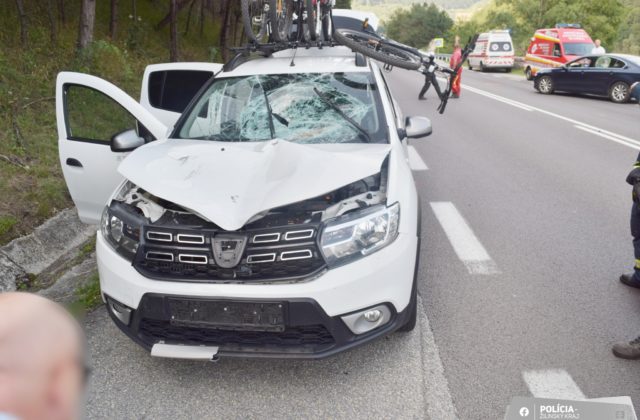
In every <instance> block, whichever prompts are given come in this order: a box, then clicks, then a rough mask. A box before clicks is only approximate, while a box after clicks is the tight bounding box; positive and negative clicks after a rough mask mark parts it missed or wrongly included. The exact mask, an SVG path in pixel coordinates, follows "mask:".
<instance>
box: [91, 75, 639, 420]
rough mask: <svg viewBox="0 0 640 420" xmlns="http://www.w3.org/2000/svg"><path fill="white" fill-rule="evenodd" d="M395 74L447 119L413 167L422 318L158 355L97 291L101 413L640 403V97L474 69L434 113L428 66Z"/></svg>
mask: <svg viewBox="0 0 640 420" xmlns="http://www.w3.org/2000/svg"><path fill="white" fill-rule="evenodd" d="M388 79H389V82H390V86H391V89H392V92H393V94H394V96H395V98H396V99H397V101H398V102H399V103H400V106H401V108H402V109H403V112H404V113H405V115H426V116H429V117H431V118H432V121H433V125H434V134H433V135H432V136H431V137H430V138H427V139H421V140H415V141H412V143H411V144H412V146H413V147H415V149H416V150H417V152H418V154H419V155H420V156H421V158H422V159H423V160H424V162H425V163H426V164H427V165H428V168H429V169H428V170H426V171H419V172H415V173H414V176H415V178H416V182H417V185H418V189H419V192H420V195H421V200H422V211H423V215H422V216H423V238H422V239H423V249H422V257H421V267H420V280H419V293H420V298H421V305H420V318H419V322H418V327H417V328H416V330H415V331H414V332H412V333H409V334H400V333H399V334H394V335H392V336H390V337H387V338H386V339H383V340H380V341H377V342H375V343H372V344H370V345H367V346H364V347H360V348H358V349H355V350H353V351H350V352H347V353H344V354H342V355H338V356H336V357H334V358H331V359H328V360H322V361H313V362H309V361H300V362H298V361H296V362H291V361H272V360H267V361H264V360H229V359H226V360H222V361H220V362H219V363H217V364H204V363H193V362H184V361H173V360H159V359H154V358H151V357H150V356H149V355H148V354H147V353H145V352H144V351H143V350H141V349H140V348H139V347H138V346H137V345H136V344H134V343H132V342H131V341H130V340H129V339H127V338H126V337H124V336H123V334H121V333H120V332H119V331H118V330H117V329H116V327H115V326H113V325H112V322H111V321H110V320H109V319H108V317H107V316H106V314H105V312H104V310H103V309H100V310H98V311H96V312H94V313H92V314H90V316H89V318H88V320H87V331H88V334H89V347H90V351H91V356H92V365H93V367H94V369H93V375H92V379H91V382H90V387H89V395H88V398H87V417H90V418H154V419H155V418H239V417H242V418H309V417H325V418H326V417H331V418H372V417H376V418H378V417H383V418H431V419H434V420H436V419H438V420H439V419H447V418H456V417H457V418H460V419H501V418H502V416H503V415H504V412H505V408H506V406H507V405H508V403H509V401H510V399H511V398H512V397H514V396H531V395H535V396H545V395H547V394H549V393H551V392H561V393H564V395H567V396H574V397H583V396H584V397H587V398H596V397H609V396H619V395H629V396H631V397H633V398H634V403H635V405H636V407H640V362H631V361H624V360H618V359H616V358H615V357H613V355H612V354H611V351H610V346H611V344H612V343H613V342H615V341H617V340H620V339H625V338H626V339H629V338H632V337H635V336H637V335H638V334H640V291H637V290H630V289H628V288H626V287H624V286H622V285H621V284H619V283H618V281H617V278H618V276H619V274H620V273H621V272H623V271H625V270H628V269H629V268H630V267H631V266H632V264H633V254H632V248H631V242H630V235H629V228H628V216H629V210H630V191H629V188H628V187H627V185H626V184H625V183H624V178H625V176H626V174H627V172H628V171H629V168H630V166H631V165H632V163H633V162H634V160H635V158H636V155H637V153H638V151H637V150H638V149H640V144H638V145H635V144H634V143H630V142H629V139H633V138H637V139H639V140H640V138H638V133H639V130H638V128H639V125H638V124H639V122H640V121H639V119H640V118H639V117H640V109H638V107H637V106H635V105H615V104H612V103H609V102H607V101H604V100H600V99H593V98H580V97H574V96H568V95H562V96H560V95H555V96H550V97H547V96H543V95H540V94H537V93H535V92H534V91H533V89H532V88H531V85H530V84H529V83H527V82H525V81H523V80H522V79H520V78H519V77H515V76H507V75H502V74H480V73H475V72H469V71H465V73H464V75H463V84H464V85H465V86H464V90H463V96H462V98H461V99H459V100H452V101H451V102H450V104H449V107H448V109H447V112H446V114H445V115H437V114H436V112H435V108H436V106H437V100H436V99H435V97H434V96H433V92H430V95H431V96H429V99H428V100H427V101H418V100H417V92H418V90H419V88H420V86H421V80H420V76H419V75H418V74H414V73H410V72H406V71H402V70H394V71H393V72H392V73H391V74H390V75H389V76H388ZM634 147H636V148H634ZM461 224H463V225H464V227H465V228H464V229H459V227H460V225H461ZM481 251H482V252H481ZM478 255H479V256H480V257H478ZM474 256H475V257H478V258H476V260H473V258H474Z"/></svg>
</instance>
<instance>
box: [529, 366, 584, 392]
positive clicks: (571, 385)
mask: <svg viewBox="0 0 640 420" xmlns="http://www.w3.org/2000/svg"><path fill="white" fill-rule="evenodd" d="M522 378H523V379H524V381H525V383H526V384H527V386H528V387H529V391H530V392H531V395H533V396H534V397H536V398H555V399H566V400H584V399H586V397H585V396H584V394H583V393H582V391H581V390H580V387H579V386H578V385H577V384H576V383H575V382H574V380H573V378H572V377H571V375H569V373H567V371H566V370H564V369H549V370H528V371H525V372H522Z"/></svg>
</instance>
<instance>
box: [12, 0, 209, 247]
mask: <svg viewBox="0 0 640 420" xmlns="http://www.w3.org/2000/svg"><path fill="white" fill-rule="evenodd" d="M45 3H46V2H34V1H28V2H25V5H26V8H27V13H28V15H29V25H28V30H29V38H28V46H27V47H26V48H25V47H22V46H20V40H19V30H18V24H17V21H18V18H17V13H16V10H15V9H16V7H15V3H14V2H0V46H1V47H0V196H1V197H3V199H2V200H0V245H2V244H5V243H7V242H9V241H10V240H12V239H14V238H16V237H18V236H22V235H25V234H28V233H30V232H31V231H32V230H33V228H34V227H35V226H37V225H39V224H41V223H42V222H44V221H45V220H46V219H47V218H49V217H51V216H53V215H54V214H56V213H57V212H58V211H60V210H62V209H64V208H67V207H70V206H72V205H73V203H72V201H71V197H70V196H69V193H68V191H67V188H66V185H65V182H64V179H63V177H62V171H61V168H60V163H59V158H58V147H57V142H58V135H57V128H56V113H55V100H54V99H55V98H54V96H55V78H56V75H57V73H58V72H60V71H65V70H68V71H79V72H84V73H90V74H93V75H96V76H98V77H102V78H104V79H106V80H109V81H111V82H112V83H114V84H116V85H117V86H119V87H121V88H122V89H123V90H125V91H126V92H128V93H129V94H130V95H131V96H132V97H134V98H138V97H139V92H140V82H141V79H142V74H143V71H144V68H145V67H146V66H147V65H148V64H152V63H159V62H167V61H168V60H169V57H168V56H169V52H168V39H169V38H168V27H165V28H163V29H162V30H160V31H156V30H155V29H154V25H155V23H157V22H158V21H160V20H161V19H162V17H164V15H165V13H166V12H167V10H165V9H166V8H165V7H164V6H165V3H166V4H168V2H162V7H159V6H158V3H156V2H149V1H140V2H137V5H138V15H139V17H140V20H136V21H133V20H132V19H130V18H129V14H130V13H131V11H130V10H129V9H128V4H127V3H123V4H121V7H120V8H119V11H120V16H119V23H118V25H119V26H118V37H117V38H116V39H115V40H111V39H110V38H109V37H108V19H109V2H97V6H96V7H97V11H96V28H95V35H94V43H93V44H92V45H90V47H89V48H87V49H86V50H85V51H83V52H82V53H81V54H77V53H76V50H75V42H76V37H77V30H78V29H77V16H79V4H80V1H79V0H68V1H65V5H66V14H67V22H65V23H61V22H59V21H58V22H57V24H58V37H57V41H56V42H55V43H53V42H52V41H51V40H50V37H49V26H48V20H47V15H46V9H45V10H41V8H42V7H44V6H42V5H43V4H45ZM121 3H122V2H121ZM54 4H55V3H54ZM167 8H168V6H167ZM180 17H181V19H182V21H181V22H179V38H180V52H181V59H182V60H185V61H210V60H211V59H212V58H213V57H212V51H213V54H216V51H217V52H218V53H219V48H216V47H217V46H218V34H219V25H218V24H217V23H216V22H214V21H213V19H212V18H211V17H208V19H207V20H206V23H205V26H204V31H203V36H200V35H199V31H198V28H197V26H198V25H197V24H196V23H195V21H192V22H191V29H190V32H189V33H188V34H187V35H185V34H184V29H185V25H186V22H185V20H186V13H181V14H180ZM216 58H218V59H219V57H216ZM96 116H97V117H99V116H98V115H96ZM110 116H113V115H110ZM105 117H106V116H103V117H102V118H105ZM105 120H106V118H105ZM100 122H104V123H105V124H102V126H105V125H107V124H106V123H107V122H108V125H107V126H110V127H111V126H114V125H115V124H114V123H113V121H102V120H100ZM97 127H98V128H100V127H101V125H98V126H97ZM111 134H114V133H108V135H109V136H110V135H111Z"/></svg>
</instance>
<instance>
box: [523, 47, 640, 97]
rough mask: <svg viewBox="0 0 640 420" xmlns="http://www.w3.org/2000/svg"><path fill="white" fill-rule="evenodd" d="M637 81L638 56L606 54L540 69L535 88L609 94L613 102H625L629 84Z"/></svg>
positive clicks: (639, 79) (543, 91)
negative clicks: (553, 67)
mask: <svg viewBox="0 0 640 420" xmlns="http://www.w3.org/2000/svg"><path fill="white" fill-rule="evenodd" d="M638 81H640V57H637V56H633V55H625V54H605V55H592V56H586V57H581V58H578V59H576V60H573V61H571V62H569V63H567V64H566V65H564V66H562V67H559V68H555V69H544V70H540V71H539V72H538V73H537V74H536V77H535V80H534V82H533V83H534V87H535V89H536V90H538V92H540V93H544V94H551V93H554V92H572V93H582V94H588V95H597V96H608V97H609V99H611V100H612V101H613V102H617V103H623V102H628V101H629V99H630V98H631V85H633V84H634V83H635V82H638Z"/></svg>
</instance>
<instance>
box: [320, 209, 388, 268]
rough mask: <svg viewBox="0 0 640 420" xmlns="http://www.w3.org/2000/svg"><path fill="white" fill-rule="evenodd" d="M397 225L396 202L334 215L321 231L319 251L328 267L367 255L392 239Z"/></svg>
mask: <svg viewBox="0 0 640 420" xmlns="http://www.w3.org/2000/svg"><path fill="white" fill-rule="evenodd" d="M399 225H400V204H399V203H395V204H393V205H391V206H389V207H387V206H385V205H377V206H372V207H369V208H367V209H364V210H360V211H357V212H353V213H349V214H346V215H344V216H340V217H337V218H335V219H333V220H331V221H330V222H328V223H327V224H326V225H325V227H324V230H323V231H322V237H321V239H320V246H321V249H322V254H323V255H324V258H325V260H326V261H327V264H329V266H336V265H340V264H343V263H345V262H348V261H352V260H354V259H358V258H362V257H364V256H366V255H370V254H372V253H373V252H376V251H378V250H379V249H382V248H384V247H385V246H387V245H389V244H390V243H391V242H393V241H394V240H395V239H396V237H397V236H398V227H399Z"/></svg>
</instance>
